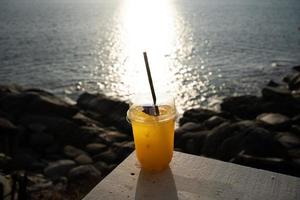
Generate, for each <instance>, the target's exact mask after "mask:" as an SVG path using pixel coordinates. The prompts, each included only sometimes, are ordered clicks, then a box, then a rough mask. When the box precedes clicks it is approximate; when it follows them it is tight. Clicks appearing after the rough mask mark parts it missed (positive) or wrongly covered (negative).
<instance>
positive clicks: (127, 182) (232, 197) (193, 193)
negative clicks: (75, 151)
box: [84, 152, 300, 200]
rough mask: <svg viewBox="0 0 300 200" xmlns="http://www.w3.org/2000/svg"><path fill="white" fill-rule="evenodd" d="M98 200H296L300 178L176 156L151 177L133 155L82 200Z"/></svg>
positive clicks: (299, 192)
mask: <svg viewBox="0 0 300 200" xmlns="http://www.w3.org/2000/svg"><path fill="white" fill-rule="evenodd" d="M99 199H104V200H119V199H120V200H124V199H136V200H140V199H142V200H148V199H151V200H173V199H175V200H177V199H185V200H188V199H201V200H212V199H222V200H227V199H228V200H246V199H249V200H250V199H251V200H253V199H255V200H256V199H257V200H268V199H270V200H276V199H280V200H292V199H294V200H300V178H297V177H292V176H287V175H283V174H278V173H274V172H270V171H265V170H259V169H254V168H249V167H244V166H240V165H236V164H232V163H226V162H222V161H218V160H213V159H209V158H205V157H200V156H194V155H189V154H185V153H179V152H174V157H173V160H172V162H171V164H170V168H168V169H166V170H165V171H163V172H160V173H156V174H153V173H147V172H145V171H144V170H141V168H140V166H139V164H138V162H137V160H136V157H135V153H134V152H133V153H132V154H131V155H130V156H129V157H128V158H127V159H126V160H124V161H123V162H122V163H121V164H120V165H119V166H118V167H117V168H116V169H115V170H114V171H112V172H111V173H110V174H109V175H108V176H107V177H106V178H105V179H103V180H102V181H101V182H100V183H99V184H98V185H97V186H96V187H95V188H94V189H93V190H92V191H91V192H90V193H89V194H88V195H87V196H86V197H85V198H84V200H99Z"/></svg>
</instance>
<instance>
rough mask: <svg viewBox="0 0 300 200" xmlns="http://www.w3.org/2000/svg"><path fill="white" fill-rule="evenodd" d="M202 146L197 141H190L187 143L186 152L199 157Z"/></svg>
mask: <svg viewBox="0 0 300 200" xmlns="http://www.w3.org/2000/svg"><path fill="white" fill-rule="evenodd" d="M201 147H202V146H201V145H199V143H198V142H197V141H196V140H195V139H188V140H187V141H186V142H185V148H184V152H186V153H189V154H194V155H198V154H199V153H200V151H201Z"/></svg>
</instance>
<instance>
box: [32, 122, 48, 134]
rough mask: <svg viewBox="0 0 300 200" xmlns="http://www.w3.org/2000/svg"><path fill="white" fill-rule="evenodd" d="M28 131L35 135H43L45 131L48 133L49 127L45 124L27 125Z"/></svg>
mask: <svg viewBox="0 0 300 200" xmlns="http://www.w3.org/2000/svg"><path fill="white" fill-rule="evenodd" d="M27 127H28V129H29V130H30V131H32V132H34V133H42V132H44V131H46V129H47V127H46V126H45V125H43V124H39V123H32V124H29V125H27Z"/></svg>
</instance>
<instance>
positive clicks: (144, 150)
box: [128, 105, 176, 171]
mask: <svg viewBox="0 0 300 200" xmlns="http://www.w3.org/2000/svg"><path fill="white" fill-rule="evenodd" d="M159 113H160V114H159V116H153V115H149V114H146V113H144V112H143V107H142V106H132V107H131V108H130V109H129V111H128V118H129V120H130V121H131V124H132V129H133V137H134V143H135V148H136V155H137V158H138V160H139V162H140V163H141V166H142V168H144V169H146V170H150V171H160V170H162V169H164V168H166V167H167V166H168V165H169V163H170V161H171V159H172V156H173V147H174V125H175V115H176V110H175V108H174V107H172V106H169V105H163V106H159Z"/></svg>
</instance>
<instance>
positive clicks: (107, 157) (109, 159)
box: [92, 150, 118, 163]
mask: <svg viewBox="0 0 300 200" xmlns="http://www.w3.org/2000/svg"><path fill="white" fill-rule="evenodd" d="M92 158H93V160H95V161H104V162H106V163H114V162H116V161H117V160H118V155H117V154H116V153H115V152H113V151H112V150H107V151H105V152H102V153H100V154H97V155H95V156H93V157H92Z"/></svg>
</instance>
